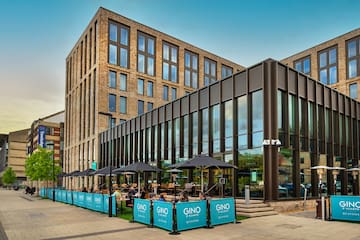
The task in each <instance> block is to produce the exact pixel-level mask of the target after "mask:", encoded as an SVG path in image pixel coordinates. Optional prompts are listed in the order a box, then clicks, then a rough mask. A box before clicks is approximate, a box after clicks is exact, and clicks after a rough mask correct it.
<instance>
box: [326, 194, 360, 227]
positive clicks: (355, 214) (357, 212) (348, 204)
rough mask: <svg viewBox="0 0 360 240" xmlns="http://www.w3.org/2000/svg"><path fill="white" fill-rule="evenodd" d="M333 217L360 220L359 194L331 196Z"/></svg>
mask: <svg viewBox="0 0 360 240" xmlns="http://www.w3.org/2000/svg"><path fill="white" fill-rule="evenodd" d="M330 204H331V218H332V219H334V220H346V221H356V222H360V197H359V196H330Z"/></svg>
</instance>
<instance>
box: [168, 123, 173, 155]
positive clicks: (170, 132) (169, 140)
mask: <svg viewBox="0 0 360 240" xmlns="http://www.w3.org/2000/svg"><path fill="white" fill-rule="evenodd" d="M171 123H172V122H171V121H168V122H167V127H168V136H167V137H168V159H169V160H171V159H172V154H171V153H172V141H171V138H172V125H171Z"/></svg>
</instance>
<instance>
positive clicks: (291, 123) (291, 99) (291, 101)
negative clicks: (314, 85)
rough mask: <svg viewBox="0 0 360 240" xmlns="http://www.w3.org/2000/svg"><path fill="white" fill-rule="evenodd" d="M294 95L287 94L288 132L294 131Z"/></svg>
mask: <svg viewBox="0 0 360 240" xmlns="http://www.w3.org/2000/svg"><path fill="white" fill-rule="evenodd" d="M295 118H296V114H295V96H293V95H289V128H290V132H292V133H294V132H295Z"/></svg>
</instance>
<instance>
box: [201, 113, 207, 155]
mask: <svg viewBox="0 0 360 240" xmlns="http://www.w3.org/2000/svg"><path fill="white" fill-rule="evenodd" d="M201 127H202V129H201V132H202V133H201V142H202V152H203V153H209V109H207V108H205V109H203V110H201Z"/></svg>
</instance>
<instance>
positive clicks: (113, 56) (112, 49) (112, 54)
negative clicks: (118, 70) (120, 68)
mask: <svg viewBox="0 0 360 240" xmlns="http://www.w3.org/2000/svg"><path fill="white" fill-rule="evenodd" d="M109 63H110V64H117V47H116V46H115V45H112V44H110V45H109Z"/></svg>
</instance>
